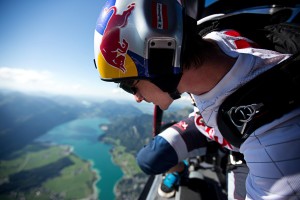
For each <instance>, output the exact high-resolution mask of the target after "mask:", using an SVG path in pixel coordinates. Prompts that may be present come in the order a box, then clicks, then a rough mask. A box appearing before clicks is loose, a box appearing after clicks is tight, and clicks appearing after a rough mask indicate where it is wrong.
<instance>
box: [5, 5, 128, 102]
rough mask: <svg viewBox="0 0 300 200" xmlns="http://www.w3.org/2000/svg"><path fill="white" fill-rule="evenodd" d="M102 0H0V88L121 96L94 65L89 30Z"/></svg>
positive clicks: (98, 11)
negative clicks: (104, 79)
mask: <svg viewBox="0 0 300 200" xmlns="http://www.w3.org/2000/svg"><path fill="white" fill-rule="evenodd" d="M104 3H105V1H104V0H26V1H20V0H1V1H0V89H9V90H18V91H22V92H36V93H40V94H44V93H52V94H63V95H72V96H74V95H75V96H90V97H93V98H99V99H100V98H104V97H105V98H126V99H133V97H132V96H131V95H129V94H126V93H125V92H124V91H122V90H121V89H119V88H118V86H117V84H112V83H108V82H104V81H101V80H100V78H99V74H98V71H97V70H96V69H95V67H94V63H93V59H94V46H93V45H94V30H95V27H96V20H97V18H98V15H99V13H100V10H101V8H102V6H103V5H104Z"/></svg>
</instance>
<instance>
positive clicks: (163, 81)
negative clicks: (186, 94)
mask: <svg viewBox="0 0 300 200" xmlns="http://www.w3.org/2000/svg"><path fill="white" fill-rule="evenodd" d="M181 76H182V74H172V75H165V76H164V77H160V78H155V79H150V81H151V82H152V83H153V84H155V85H156V86H157V87H159V88H160V89H161V90H162V91H164V92H167V93H168V94H169V95H170V97H171V98H172V99H174V100H175V99H179V98H180V97H181V94H180V93H179V92H178V90H177V86H178V84H179V81H180V79H181Z"/></svg>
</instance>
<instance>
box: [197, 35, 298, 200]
mask: <svg viewBox="0 0 300 200" xmlns="http://www.w3.org/2000/svg"><path fill="white" fill-rule="evenodd" d="M205 38H207V39H208V38H209V39H213V40H215V41H216V42H217V44H218V45H219V46H220V48H221V49H222V51H224V53H226V54H227V55H229V56H231V57H235V58H237V61H236V63H235V65H234V66H233V67H232V69H231V70H230V71H229V72H228V73H227V74H226V75H225V76H224V77H223V79H222V80H221V81H220V82H219V83H218V84H217V85H216V86H215V87H214V88H213V89H212V90H211V91H209V92H207V93H205V94H203V95H200V96H196V95H194V96H193V97H194V99H195V101H196V104H197V107H198V109H199V112H200V115H198V116H197V117H196V118H197V119H195V120H196V121H195V123H196V126H197V128H198V129H199V130H200V131H201V132H202V133H204V134H205V135H206V136H207V137H209V138H210V139H214V140H216V141H217V142H219V143H220V144H222V145H223V146H225V147H226V148H229V149H231V150H238V149H237V148H235V147H232V146H231V145H228V144H227V143H226V140H224V138H223V137H222V135H221V134H220V131H219V129H218V127H217V121H216V116H217V112H218V109H219V106H220V105H221V103H222V102H223V101H224V99H225V98H226V97H227V96H228V95H230V94H231V93H233V92H234V91H235V90H236V89H237V88H239V87H241V86H242V85H244V84H245V83H247V82H248V81H250V80H251V79H253V78H254V77H256V76H257V75H259V74H261V73H262V72H264V71H266V70H268V69H270V68H271V67H273V66H274V65H276V64H278V63H280V62H282V61H283V60H285V59H287V58H288V57H289V56H290V55H287V54H280V53H277V52H274V51H269V50H263V49H257V48H244V49H237V47H236V46H235V43H234V41H235V40H237V39H243V38H241V37H232V36H228V35H225V34H224V33H223V32H212V33H210V34H208V35H206V36H205ZM278 106H280V105H278ZM200 118H202V119H200ZM197 120H198V123H197ZM201 120H202V122H203V123H199V121H201ZM212 128H213V129H212ZM224 144H226V145H224ZM240 152H241V153H243V154H244V157H245V160H246V162H247V165H248V167H249V170H250V172H249V175H248V177H247V181H246V189H247V199H255V200H257V199H272V200H275V199H300V196H299V195H300V194H299V193H300V109H296V110H294V111H292V112H291V113H288V114H286V115H284V116H283V117H281V118H280V119H277V120H275V121H273V122H272V123H270V124H267V125H264V126H263V127H261V128H259V129H258V130H256V131H255V132H254V133H253V134H252V135H251V136H250V137H249V138H248V139H247V140H246V141H245V142H244V144H243V145H242V146H241V148H240ZM296 193H297V195H298V196H297V195H296Z"/></svg>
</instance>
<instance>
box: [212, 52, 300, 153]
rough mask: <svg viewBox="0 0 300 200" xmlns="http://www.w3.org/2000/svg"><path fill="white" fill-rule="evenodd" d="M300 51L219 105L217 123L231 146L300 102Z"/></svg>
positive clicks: (240, 142) (239, 144)
mask: <svg viewBox="0 0 300 200" xmlns="http://www.w3.org/2000/svg"><path fill="white" fill-rule="evenodd" d="M299 92H300V54H297V55H294V56H292V57H291V58H289V59H287V60H286V61H284V62H282V63H280V64H278V65H277V66H275V67H273V68H272V69H270V70H268V71H267V72H265V73H263V74H261V75H259V76H258V77H256V78H255V79H253V80H251V81H250V82H248V83H247V84H245V85H244V86H242V87H241V88H240V89H238V90H237V91H236V92H234V93H233V94H232V95H230V96H229V97H228V98H227V99H226V100H225V101H224V102H223V104H222V105H221V106H220V108H219V111H218V116H217V123H218V127H219V130H220V131H221V134H222V135H223V137H224V138H226V140H228V141H229V142H230V143H231V144H232V145H234V146H236V147H240V146H241V144H242V143H243V142H244V141H245V140H246V139H247V138H248V137H249V136H250V134H251V133H252V132H253V131H254V130H256V129H257V128H259V127H261V126H263V125H264V124H267V123H270V122H272V121H273V120H275V119H278V118H280V117H281V116H283V115H284V114H285V113H287V112H290V111H291V110H293V109H295V108H297V107H299V105H300V103H299V102H300V97H299V96H300V94H299Z"/></svg>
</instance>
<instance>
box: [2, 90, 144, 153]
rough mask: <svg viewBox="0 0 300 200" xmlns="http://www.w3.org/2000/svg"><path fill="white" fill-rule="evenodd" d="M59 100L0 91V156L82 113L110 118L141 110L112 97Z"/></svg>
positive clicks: (134, 114) (81, 115) (19, 147)
mask: <svg viewBox="0 0 300 200" xmlns="http://www.w3.org/2000/svg"><path fill="white" fill-rule="evenodd" d="M68 102H69V103H66V102H64V103H60V102H58V101H54V100H52V99H51V98H45V97H39V96H29V95H25V94H21V93H0V119H1V121H0V148H1V151H0V159H1V158H4V157H7V156H9V155H10V153H11V152H13V151H15V150H18V149H21V148H22V147H25V146H26V145H27V144H29V143H31V142H32V141H33V140H34V139H35V138H37V137H39V136H40V135H42V134H45V133H46V132H47V131H49V130H50V129H52V128H53V127H55V126H57V125H59V124H62V123H65V122H67V121H70V120H73V119H76V118H83V117H103V118H108V119H114V118H116V117H118V116H122V115H125V116H128V117H130V116H137V115H140V114H142V111H140V110H139V109H137V108H136V107H134V106H132V105H129V104H117V103H115V102H113V101H106V102H103V103H89V104H86V103H81V102H80V101H76V100H72V101H71V100H69V101H68Z"/></svg>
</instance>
